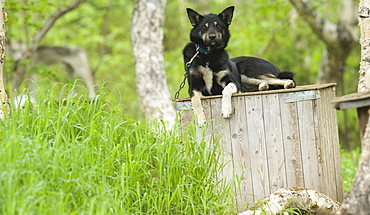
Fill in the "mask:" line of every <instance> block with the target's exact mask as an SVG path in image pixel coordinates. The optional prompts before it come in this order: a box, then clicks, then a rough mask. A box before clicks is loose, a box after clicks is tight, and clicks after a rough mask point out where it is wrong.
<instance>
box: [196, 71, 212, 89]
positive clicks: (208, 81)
mask: <svg viewBox="0 0 370 215" xmlns="http://www.w3.org/2000/svg"><path fill="white" fill-rule="evenodd" d="M199 72H200V73H201V74H202V75H203V80H204V83H205V85H206V88H207V90H208V92H209V93H211V89H212V85H213V72H212V70H211V69H210V68H208V67H204V66H200V67H199Z"/></svg>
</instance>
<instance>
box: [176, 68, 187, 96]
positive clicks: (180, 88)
mask: <svg viewBox="0 0 370 215" xmlns="http://www.w3.org/2000/svg"><path fill="white" fill-rule="evenodd" d="M187 77H188V72H187V71H186V72H184V79H183V80H182V82H181V84H180V86H179V90H178V91H177V92H176V93H175V99H178V98H179V95H180V91H181V90H182V88H184V86H185V82H186V78H187Z"/></svg>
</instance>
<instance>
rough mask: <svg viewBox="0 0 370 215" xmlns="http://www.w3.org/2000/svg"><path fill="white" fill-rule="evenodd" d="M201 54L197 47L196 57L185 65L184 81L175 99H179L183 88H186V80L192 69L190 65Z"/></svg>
mask: <svg viewBox="0 0 370 215" xmlns="http://www.w3.org/2000/svg"><path fill="white" fill-rule="evenodd" d="M198 54H199V47H197V49H196V52H195V54H194V56H193V57H192V58H191V59H190V60H189V61H188V62H187V63H186V64H185V66H186V71H185V72H184V79H183V80H182V82H181V84H180V86H179V90H178V91H177V92H176V93H175V99H178V98H179V95H180V91H181V90H182V88H184V86H185V82H186V78H187V77H188V73H189V68H190V65H191V63H192V62H193V61H194V59H195V58H196V57H197V56H198Z"/></svg>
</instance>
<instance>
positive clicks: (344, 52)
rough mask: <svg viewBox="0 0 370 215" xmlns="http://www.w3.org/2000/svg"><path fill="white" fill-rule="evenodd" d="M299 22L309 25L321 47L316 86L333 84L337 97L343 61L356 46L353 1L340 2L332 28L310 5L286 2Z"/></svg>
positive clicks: (344, 62) (307, 3)
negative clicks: (321, 54)
mask: <svg viewBox="0 0 370 215" xmlns="http://www.w3.org/2000/svg"><path fill="white" fill-rule="evenodd" d="M290 2H291V3H292V4H293V5H294V7H295V8H296V10H297V11H298V13H299V14H300V15H301V16H302V18H303V19H304V20H305V21H306V22H307V23H308V24H309V25H310V27H311V29H312V31H313V32H314V33H315V34H316V35H317V36H318V37H319V38H320V39H321V40H322V41H323V42H324V43H325V45H326V49H325V51H324V54H323V56H322V61H321V65H320V69H319V71H318V76H317V81H316V82H317V83H329V82H335V83H337V84H338V86H337V88H338V91H339V92H340V93H343V74H344V69H345V65H346V59H347V57H348V55H349V53H350V51H351V49H352V48H353V46H354V44H356V43H355V42H356V41H355V39H357V32H358V29H357V26H356V24H357V23H356V15H355V14H356V13H355V12H356V9H357V8H356V7H355V4H354V1H353V0H342V11H341V15H340V22H339V23H338V24H334V23H331V22H329V21H328V20H327V19H325V18H323V17H322V16H321V14H319V13H318V12H317V11H315V10H314V8H313V7H312V6H311V4H310V1H309V0H307V1H304V0H290Z"/></svg>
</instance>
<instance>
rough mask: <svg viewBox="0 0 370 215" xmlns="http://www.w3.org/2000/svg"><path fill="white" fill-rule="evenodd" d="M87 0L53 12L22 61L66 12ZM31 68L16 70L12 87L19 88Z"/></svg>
mask: <svg viewBox="0 0 370 215" xmlns="http://www.w3.org/2000/svg"><path fill="white" fill-rule="evenodd" d="M85 1H86V0H74V1H73V2H72V3H71V4H69V5H68V6H65V7H61V8H60V9H59V10H57V11H56V12H55V13H53V14H52V15H51V16H50V18H49V19H48V20H46V22H45V23H44V25H43V26H42V28H41V29H40V30H39V31H37V32H36V33H35V35H34V36H33V38H32V40H31V44H30V45H29V46H28V48H27V50H26V51H25V53H24V54H23V55H22V58H21V59H20V61H24V60H26V59H29V58H30V57H31V55H32V53H34V52H35V51H36V49H37V47H38V46H39V44H40V42H41V40H42V39H43V38H44V37H45V35H46V34H47V33H48V32H49V30H50V29H51V28H52V27H53V26H54V24H55V22H56V21H57V20H58V19H59V18H60V17H62V16H63V15H65V14H66V13H68V12H70V11H72V10H74V9H76V8H77V7H78V6H80V4H82V3H83V2H85ZM29 68H30V66H29V65H28V66H21V67H18V69H17V70H16V71H15V77H14V78H13V80H12V87H13V89H14V90H18V88H19V86H20V85H21V83H22V81H23V79H24V75H25V73H26V71H27V70H28V69H29Z"/></svg>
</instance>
